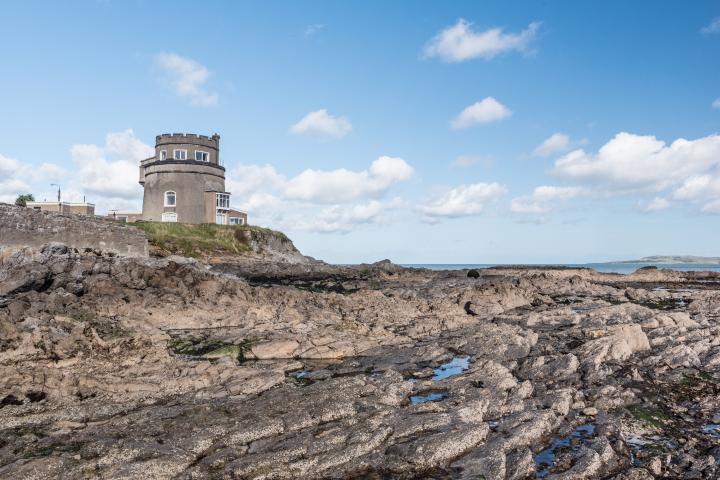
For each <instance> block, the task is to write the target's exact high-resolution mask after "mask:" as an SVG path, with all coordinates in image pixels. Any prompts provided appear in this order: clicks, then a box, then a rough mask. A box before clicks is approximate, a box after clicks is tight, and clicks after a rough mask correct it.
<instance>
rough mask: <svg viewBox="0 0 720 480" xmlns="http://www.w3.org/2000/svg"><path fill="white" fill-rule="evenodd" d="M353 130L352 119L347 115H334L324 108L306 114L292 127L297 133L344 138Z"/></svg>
mask: <svg viewBox="0 0 720 480" xmlns="http://www.w3.org/2000/svg"><path fill="white" fill-rule="evenodd" d="M351 130H352V124H351V123H350V120H348V119H347V118H345V117H333V116H332V115H330V114H328V112H327V110H325V109H324V108H323V109H321V110H316V111H314V112H310V113H308V114H307V115H305V116H304V117H303V118H302V119H301V120H300V121H299V122H298V123H296V124H295V125H293V126H292V127H290V131H291V132H292V133H295V134H297V135H316V136H320V137H330V138H342V137H344V136H345V135H347V134H348V133H350V131H351Z"/></svg>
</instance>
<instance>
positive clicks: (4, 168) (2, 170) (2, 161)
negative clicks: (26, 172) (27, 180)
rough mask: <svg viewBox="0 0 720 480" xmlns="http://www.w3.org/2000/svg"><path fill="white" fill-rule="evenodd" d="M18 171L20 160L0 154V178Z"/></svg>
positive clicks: (6, 177) (4, 178)
mask: <svg viewBox="0 0 720 480" xmlns="http://www.w3.org/2000/svg"><path fill="white" fill-rule="evenodd" d="M19 171H20V162H18V161H17V160H15V159H14V158H9V157H5V156H3V155H0V180H6V179H8V178H9V177H12V176H14V175H16V174H17V173H18V172H19Z"/></svg>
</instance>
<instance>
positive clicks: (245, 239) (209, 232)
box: [132, 221, 290, 257]
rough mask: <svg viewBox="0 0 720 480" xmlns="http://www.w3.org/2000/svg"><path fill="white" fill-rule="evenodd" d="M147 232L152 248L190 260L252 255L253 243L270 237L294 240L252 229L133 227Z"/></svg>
mask: <svg viewBox="0 0 720 480" xmlns="http://www.w3.org/2000/svg"><path fill="white" fill-rule="evenodd" d="M132 225H133V226H135V227H138V228H140V229H141V230H143V231H144V232H145V235H146V236H147V239H148V242H149V243H150V245H151V246H154V247H157V248H159V249H160V250H162V251H164V252H167V253H172V254H177V255H183V256H186V257H202V256H206V255H216V254H243V253H248V252H250V251H251V250H252V249H251V246H250V241H251V240H259V239H261V238H264V237H267V236H274V237H277V238H278V239H279V240H280V241H281V242H283V243H285V242H289V241H290V240H289V239H288V238H287V237H286V236H285V234H283V233H281V232H276V231H274V230H270V229H267V228H261V227H253V226H248V225H214V224H201V225H190V224H184V223H167V222H166V223H163V222H143V221H138V222H134V223H133V224H132Z"/></svg>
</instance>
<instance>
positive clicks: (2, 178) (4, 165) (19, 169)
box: [0, 154, 31, 203]
mask: <svg viewBox="0 0 720 480" xmlns="http://www.w3.org/2000/svg"><path fill="white" fill-rule="evenodd" d="M27 171H28V169H27V168H25V167H23V165H22V164H21V163H20V162H19V161H17V160H16V159H14V158H10V157H6V156H4V155H2V154H0V202H6V203H13V202H14V201H15V199H16V198H17V196H18V195H20V194H22V193H31V192H30V187H29V186H28V184H27V183H26V182H25V181H24V180H22V179H21V177H22V176H23V174H25V173H26V172H27Z"/></svg>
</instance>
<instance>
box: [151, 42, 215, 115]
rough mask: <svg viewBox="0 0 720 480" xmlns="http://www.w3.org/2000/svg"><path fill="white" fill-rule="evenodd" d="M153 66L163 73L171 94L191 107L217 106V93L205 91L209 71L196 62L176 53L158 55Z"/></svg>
mask: <svg viewBox="0 0 720 480" xmlns="http://www.w3.org/2000/svg"><path fill="white" fill-rule="evenodd" d="M155 64H156V65H157V66H158V67H160V68H161V69H162V70H163V71H164V73H165V81H166V82H167V83H168V85H169V86H170V88H172V90H173V92H174V93H175V94H176V95H177V96H179V97H182V98H186V99H187V100H189V101H190V104H191V105H195V106H200V107H212V106H215V105H217V103H218V99H219V96H218V94H217V93H210V92H208V91H207V85H206V84H207V81H208V79H209V78H210V71H208V69H207V68H205V67H204V66H203V65H201V64H199V63H198V62H196V61H194V60H191V59H189V58H185V57H182V56H180V55H178V54H176V53H164V52H163V53H160V54H158V55H157V56H156V57H155Z"/></svg>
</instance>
